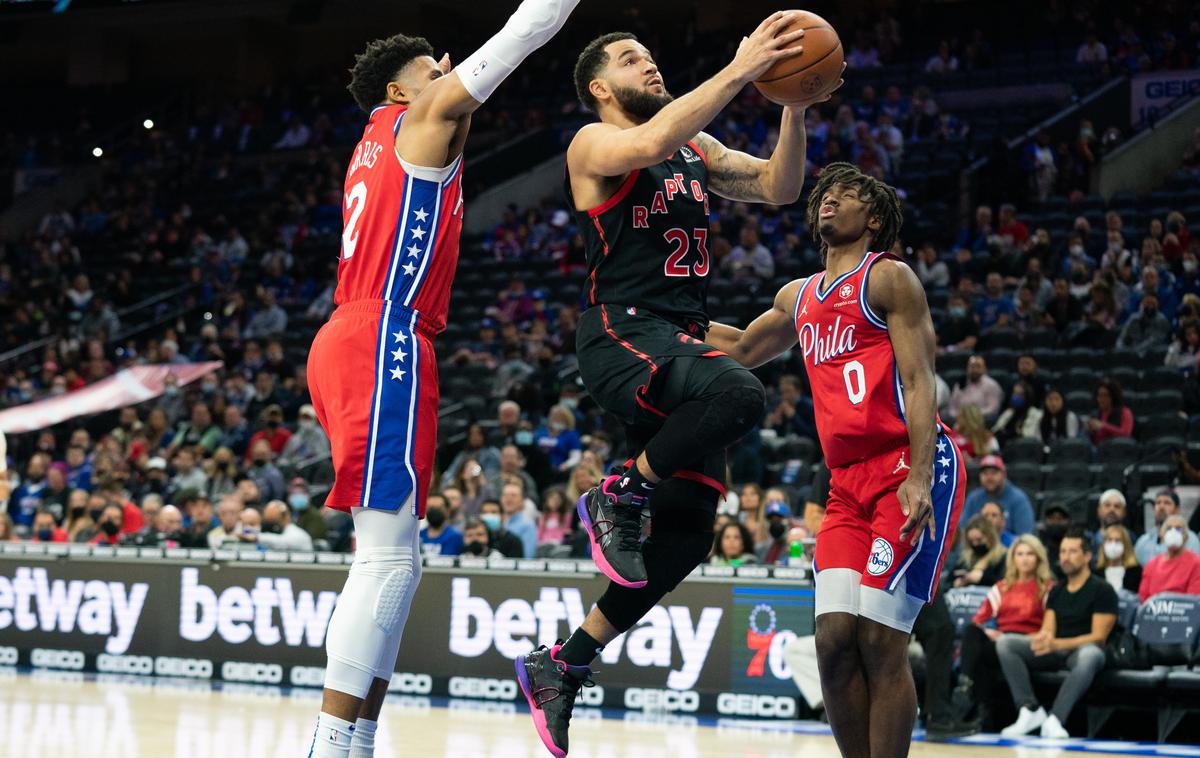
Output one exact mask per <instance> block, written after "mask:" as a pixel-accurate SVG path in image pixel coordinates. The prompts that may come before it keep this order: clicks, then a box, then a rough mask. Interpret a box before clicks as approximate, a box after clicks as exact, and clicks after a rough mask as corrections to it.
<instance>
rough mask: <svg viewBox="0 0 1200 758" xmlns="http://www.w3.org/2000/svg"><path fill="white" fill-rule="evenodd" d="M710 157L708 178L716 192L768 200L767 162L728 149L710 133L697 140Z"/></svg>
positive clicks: (760, 200)
mask: <svg viewBox="0 0 1200 758" xmlns="http://www.w3.org/2000/svg"><path fill="white" fill-rule="evenodd" d="M697 141H698V142H699V143H700V145H701V147H703V149H704V150H705V153H706V154H707V155H708V156H709V164H708V181H709V186H710V187H712V190H713V192H716V193H717V194H718V195H720V196H721V197H724V198H728V199H730V200H739V201H745V202H764V201H765V200H766V199H767V198H766V190H765V189H764V188H763V182H762V180H763V171H764V169H765V168H766V165H767V162H766V161H764V160H761V159H759V158H754V157H752V156H749V155H746V154H745V153H739V152H736V151H733V150H729V149H727V148H726V147H725V146H724V145H722V144H721V143H719V142H717V141H716V140H715V139H713V138H712V137H710V136H708V135H707V134H704V135H700V137H699V138H698V139H697Z"/></svg>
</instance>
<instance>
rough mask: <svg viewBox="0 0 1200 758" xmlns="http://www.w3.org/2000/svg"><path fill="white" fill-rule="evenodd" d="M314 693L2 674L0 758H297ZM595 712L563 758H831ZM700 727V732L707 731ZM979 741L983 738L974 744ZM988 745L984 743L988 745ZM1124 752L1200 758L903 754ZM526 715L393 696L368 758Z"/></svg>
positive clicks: (792, 743) (757, 738) (486, 746)
mask: <svg viewBox="0 0 1200 758" xmlns="http://www.w3.org/2000/svg"><path fill="white" fill-rule="evenodd" d="M316 697H317V693H316V692H314V691H308V690H293V691H280V690H278V689H276V688H263V687H237V686H234V687H230V686H226V687H224V688H222V689H220V690H217V689H213V688H210V687H209V686H208V685H199V684H196V683H189V684H182V683H176V682H169V681H162V680H134V679H127V678H113V679H104V678H100V679H96V678H92V677H88V678H85V677H84V676H83V675H80V674H62V673H57V672H53V673H51V672H34V673H33V674H18V673H17V672H16V671H13V670H11V669H10V670H0V758H104V757H106V756H112V757H113V758H303V756H307V755H308V748H309V742H310V740H311V736H312V724H313V719H314V718H315V714H316V711H317V705H318V702H317V699H316ZM605 715H606V716H613V717H612V718H602V716H601V714H600V713H598V712H595V711H589V710H583V711H581V712H580V713H579V714H577V716H576V718H575V721H574V722H573V724H572V731H571V746H572V749H571V756H572V758H618V757H619V756H637V757H638V758H641V757H642V756H651V757H654V758H661V757H664V756H667V757H669V758H701V757H704V758H709V757H711V758H717V757H718V756H720V757H722V758H724V757H727V756H728V757H731V758H785V757H786V758H796V757H798V756H800V757H803V758H825V757H826V756H829V757H830V758H835V757H836V756H837V755H838V752H837V749H836V747H835V746H834V743H833V739H832V738H831V737H829V736H828V733H827V730H825V729H824V728H823V727H822V726H821V725H819V724H811V723H801V722H777V723H772V724H762V723H761V722H755V723H750V722H744V721H728V720H721V721H715V720H709V719H697V718H695V717H688V716H682V717H681V716H669V715H663V716H654V715H650V716H648V715H645V714H640V713H627V714H626V713H615V714H613V713H608V714H605ZM705 724H708V725H705ZM981 739H988V738H981ZM993 742H994V740H993ZM1099 750H1120V751H1122V754H1130V753H1134V754H1143V755H1175V756H1189V755H1194V756H1200V749H1195V748H1190V749H1189V748H1186V747H1183V748H1181V747H1176V748H1174V749H1167V750H1166V751H1164V750H1155V749H1154V748H1150V747H1148V746H1141V745H1135V744H1132V743H1129V744H1114V743H1105V744H1098V743H1086V742H1082V741H1080V742H1078V743H1075V742H1072V743H1067V744H1066V745H1054V746H1048V745H1045V744H1044V743H1041V742H1040V741H1037V740H1028V741H1026V742H1025V743H1023V744H1019V745H1013V744H1011V743H1010V744H1008V745H1001V746H995V745H988V746H982V745H967V744H955V745H930V744H926V743H924V742H915V743H914V744H913V746H912V751H911V755H913V756H919V757H927V756H928V757H933V758H942V757H945V758H950V757H951V756H966V757H971V756H979V757H981V758H1001V757H1002V756H1020V757H1021V758H1054V756H1069V755H1080V754H1081V751H1082V754H1084V755H1113V754H1115V753H1111V752H1098V751H1099ZM547 755H548V753H546V752H545V751H544V750H543V749H542V747H541V744H540V742H539V741H538V739H537V737H536V735H535V734H534V731H533V727H532V726H531V724H530V720H529V717H528V715H527V713H525V712H523V711H522V710H520V709H517V708H515V707H514V706H512V705H511V704H507V703H506V704H480V703H474V702H465V701H451V702H450V703H449V705H448V707H447V706H446V705H445V704H443V705H440V706H439V705H434V704H431V703H430V702H429V701H428V700H426V699H421V698H409V699H407V700H405V699H401V698H396V699H394V700H393V702H392V703H390V704H389V705H388V706H387V707H386V708H385V709H384V714H383V717H382V718H381V725H380V733H379V747H378V749H377V750H376V756H377V757H378V758H398V757H399V756H422V758H431V757H432V756H453V757H454V758H475V757H476V756H479V757H483V758H526V757H529V758H545V756H547Z"/></svg>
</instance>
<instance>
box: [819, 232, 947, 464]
mask: <svg viewBox="0 0 1200 758" xmlns="http://www.w3.org/2000/svg"><path fill="white" fill-rule="evenodd" d="M885 255H886V257H889V258H890V257H894V256H891V255H887V254H885V253H867V254H866V255H865V256H863V259H862V261H861V262H860V263H859V264H858V266H856V267H855V268H854V270H853V271H850V272H848V273H846V274H843V275H842V276H839V277H838V278H837V279H836V280H834V281H832V282H826V276H825V273H824V272H822V273H820V274H814V275H813V276H810V277H809V278H808V279H806V280H804V282H803V284H801V285H800V292H799V293H798V294H797V296H796V311H795V319H796V333H797V336H798V338H799V343H800V350H801V351H802V353H803V356H804V368H805V370H806V371H807V372H808V379H809V383H810V384H811V385H812V396H813V407H814V409H815V414H816V421H817V433H818V434H819V435H820V437H821V447H822V449H823V450H824V453H825V461H826V464H827V465H828V466H829V467H830V468H838V467H841V466H845V465H847V464H851V463H855V462H857V461H861V460H865V459H867V458H871V457H873V456H875V455H878V454H880V453H883V452H887V451H889V450H895V449H898V448H906V447H907V446H908V427H907V426H906V424H905V418H904V388H903V386H902V385H901V383H900V372H899V370H898V369H897V367H896V356H895V353H894V352H893V351H892V342H891V340H890V339H889V338H888V331H887V323H886V322H884V320H883V319H882V318H880V317H879V316H878V315H876V314H875V313H873V312H872V311H871V307H870V306H869V305H868V304H867V286H868V285H867V277H868V275H869V274H870V272H871V267H872V266H874V265H875V263H876V262H877V261H879V260H880V259H882V258H884V257H885ZM938 424H939V427H940V425H941V422H940V420H939V422H938Z"/></svg>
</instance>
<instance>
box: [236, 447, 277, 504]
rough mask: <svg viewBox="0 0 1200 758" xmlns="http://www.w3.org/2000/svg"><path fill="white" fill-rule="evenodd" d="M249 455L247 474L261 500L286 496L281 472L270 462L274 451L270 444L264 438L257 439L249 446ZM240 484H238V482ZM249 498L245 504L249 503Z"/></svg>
mask: <svg viewBox="0 0 1200 758" xmlns="http://www.w3.org/2000/svg"><path fill="white" fill-rule="evenodd" d="M250 455H251V456H252V458H251V460H252V463H251V466H250V471H249V472H247V476H249V477H250V478H251V479H253V480H254V484H255V485H257V488H258V493H259V497H260V498H261V500H259V502H262V501H270V500H282V499H283V498H285V497H287V490H286V487H285V486H284V483H283V472H282V471H280V470H279V467H278V466H276V465H275V464H274V463H272V462H271V459H272V458H273V457H274V453H272V452H271V445H270V443H268V442H267V441H266V440H258V441H257V442H255V443H253V444H252V445H251V446H250ZM239 486H240V484H239ZM250 502H251V501H250V500H247V501H246V504H247V505H249V504H250Z"/></svg>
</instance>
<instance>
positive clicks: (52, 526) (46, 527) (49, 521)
mask: <svg viewBox="0 0 1200 758" xmlns="http://www.w3.org/2000/svg"><path fill="white" fill-rule="evenodd" d="M30 533H31V534H32V535H33V541H34V542H66V541H67V530H65V529H63V528H62V527H60V526H59V525H58V524H57V523H55V521H54V514H52V513H50V511H47V510H45V509H43V510H40V511H38V512H37V514H36V515H34V517H33V529H32V531H31V532H30Z"/></svg>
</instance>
